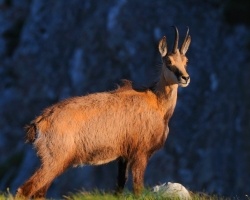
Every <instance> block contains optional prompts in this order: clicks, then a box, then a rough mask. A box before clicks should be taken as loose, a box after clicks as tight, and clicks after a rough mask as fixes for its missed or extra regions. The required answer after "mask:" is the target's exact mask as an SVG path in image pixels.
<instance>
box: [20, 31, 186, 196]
mask: <svg viewBox="0 0 250 200" xmlns="http://www.w3.org/2000/svg"><path fill="white" fill-rule="evenodd" d="M177 33H178V31H177V32H176V35H177ZM176 40H178V38H177V36H176ZM185 42H187V41H184V43H185ZM189 43H190V41H189ZM166 46H167V44H166V38H163V39H162V40H161V41H160V43H159V47H160V48H159V50H160V53H161V55H162V59H163V65H162V73H161V76H160V79H159V81H158V83H157V84H156V86H155V87H154V88H155V89H154V90H150V89H146V90H144V91H138V90H135V89H133V87H132V85H131V82H129V81H124V86H122V87H119V88H118V89H117V90H114V91H111V92H103V93H95V94H89V95H87V96H82V97H73V98H69V99H66V100H64V101H61V102H59V103H57V104H55V105H53V106H51V107H49V108H47V109H45V110H44V111H43V112H42V114H41V115H40V116H38V117H37V118H36V119H35V120H33V121H32V122H31V124H30V125H28V126H26V131H27V135H26V141H27V142H32V143H34V146H35V149H36V151H37V154H38V156H39V157H40V159H41V163H42V164H41V167H40V168H39V169H38V170H37V171H36V172H35V173H34V174H33V175H32V176H31V177H30V178H29V179H28V180H27V181H26V182H25V183H24V184H23V185H22V186H21V187H20V188H18V190H17V197H24V198H31V197H33V198H43V197H45V195H46V192H47V189H48V188H49V186H50V184H51V183H52V181H53V180H54V179H55V177H57V176H59V175H60V174H61V173H63V172H64V171H65V170H66V169H68V168H69V167H71V166H77V165H101V164H105V163H108V162H110V161H113V160H116V159H117V160H118V181H117V190H116V191H117V193H121V192H122V191H123V188H124V185H125V183H126V181H127V178H128V170H129V169H130V170H131V172H132V178H133V190H134V192H135V193H136V194H139V193H140V192H141V190H142V188H143V178H144V172H145V169H146V166H147V163H148V160H149V158H150V157H151V156H152V155H153V154H154V153H155V152H156V151H157V150H158V149H160V148H162V147H163V145H164V142H165V140H166V138H167V135H168V122H169V119H170V117H171V116H172V114H173V111H174V108H175V104H176V99H177V88H178V84H179V85H181V86H186V85H188V83H189V81H187V80H186V79H189V77H188V74H187V72H186V68H185V66H186V61H187V59H186V57H185V53H184V54H180V52H179V50H178V49H177V50H176V52H175V53H173V52H172V53H169V54H167V55H166V51H167V49H166ZM176 71H178V77H177V75H176ZM185 80H186V82H185Z"/></svg>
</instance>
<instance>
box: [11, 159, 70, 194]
mask: <svg viewBox="0 0 250 200" xmlns="http://www.w3.org/2000/svg"><path fill="white" fill-rule="evenodd" d="M64 161H65V160H64ZM68 167H69V162H62V161H61V162H58V161H57V160H54V162H52V163H51V162H50V163H44V164H42V166H41V167H40V168H39V169H38V170H37V171H36V172H35V173H34V174H33V175H32V176H31V177H30V178H29V179H28V180H27V181H26V182H25V183H24V184H23V185H22V186H21V187H19V188H18V189H17V194H16V197H20V198H31V197H33V196H34V197H35V198H44V197H45V195H46V192H47V189H48V188H49V186H50V184H51V183H52V181H53V180H54V179H55V178H56V177H57V176H59V175H60V174H61V173H63V172H64V171H65V170H66V169H67V168H68Z"/></svg>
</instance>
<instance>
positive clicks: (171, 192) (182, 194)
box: [153, 182, 191, 199]
mask: <svg viewBox="0 0 250 200" xmlns="http://www.w3.org/2000/svg"><path fill="white" fill-rule="evenodd" d="M153 191H154V192H155V193H157V194H158V195H160V196H162V197H169V198H178V199H191V196H190V194H189V192H188V190H187V189H186V188H185V187H184V186H183V185H181V184H180V183H171V182H168V184H167V185H166V183H164V184H162V185H156V186H155V187H153Z"/></svg>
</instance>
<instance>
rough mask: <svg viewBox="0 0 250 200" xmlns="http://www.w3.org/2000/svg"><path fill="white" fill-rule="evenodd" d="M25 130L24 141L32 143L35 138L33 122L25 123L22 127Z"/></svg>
mask: <svg viewBox="0 0 250 200" xmlns="http://www.w3.org/2000/svg"><path fill="white" fill-rule="evenodd" d="M24 129H25V130H26V137H25V139H26V140H25V143H33V142H34V141H35V139H36V126H35V124H33V123H31V124H30V125H26V126H25V127H24Z"/></svg>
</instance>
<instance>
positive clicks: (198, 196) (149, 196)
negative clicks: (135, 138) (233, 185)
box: [64, 190, 250, 200]
mask: <svg viewBox="0 0 250 200" xmlns="http://www.w3.org/2000/svg"><path fill="white" fill-rule="evenodd" d="M191 195H192V199H193V200H229V198H223V197H219V196H216V195H208V194H205V193H195V194H193V193H192V194H191ZM64 198H65V199H67V200H85V199H86V200H99V199H100V200H104V199H106V200H133V199H136V200H168V199H169V200H179V198H173V197H172V198H166V197H162V196H160V195H158V194H157V193H153V192H151V191H150V190H145V191H144V192H143V193H142V195H140V196H139V197H137V196H135V195H134V194H132V193H131V192H128V191H126V192H124V193H123V194H122V195H121V196H119V197H117V196H114V195H113V194H111V193H105V192H100V191H97V190H96V191H93V192H86V191H82V192H78V193H76V194H70V195H68V196H64ZM249 200H250V199H249Z"/></svg>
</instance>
